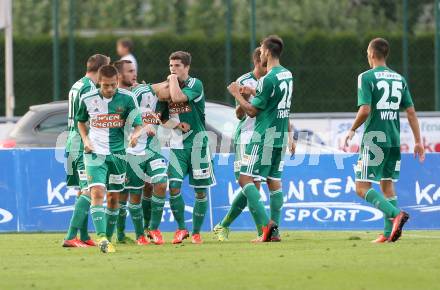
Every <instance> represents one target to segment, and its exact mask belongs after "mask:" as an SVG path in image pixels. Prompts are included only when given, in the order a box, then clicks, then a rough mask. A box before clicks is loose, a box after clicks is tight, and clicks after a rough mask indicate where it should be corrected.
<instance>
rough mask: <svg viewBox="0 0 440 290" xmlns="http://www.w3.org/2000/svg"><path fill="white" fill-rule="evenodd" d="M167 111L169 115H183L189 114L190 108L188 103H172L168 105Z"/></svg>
mask: <svg viewBox="0 0 440 290" xmlns="http://www.w3.org/2000/svg"><path fill="white" fill-rule="evenodd" d="M168 109H169V111H170V114H183V113H189V112H191V111H192V110H191V107H190V105H189V103H188V102H184V103H172V102H170V103H169V104H168Z"/></svg>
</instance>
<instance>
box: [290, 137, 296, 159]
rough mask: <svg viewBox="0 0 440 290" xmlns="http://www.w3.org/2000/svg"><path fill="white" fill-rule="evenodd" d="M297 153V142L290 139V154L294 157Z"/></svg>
mask: <svg viewBox="0 0 440 290" xmlns="http://www.w3.org/2000/svg"><path fill="white" fill-rule="evenodd" d="M295 151H296V143H295V140H293V138H292V137H289V152H290V154H291V155H292V156H293V155H294V154H295Z"/></svg>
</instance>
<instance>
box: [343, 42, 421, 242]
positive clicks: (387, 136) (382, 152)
mask: <svg viewBox="0 0 440 290" xmlns="http://www.w3.org/2000/svg"><path fill="white" fill-rule="evenodd" d="M389 51H390V46H389V44H388V42H387V41H386V40H385V39H383V38H375V39H373V40H371V41H370V43H369V45H368V49H367V58H368V63H369V65H370V67H371V69H370V70H368V71H366V72H363V73H361V74H360V75H359V76H358V106H359V110H358V113H357V116H356V119H355V120H354V123H353V125H352V127H351V129H350V131H349V132H348V133H347V135H346V137H345V145H346V146H348V141H349V140H351V139H352V138H353V136H354V135H355V132H356V130H357V129H358V128H359V127H360V126H361V125H362V124H364V123H365V127H364V135H363V137H362V142H361V151H360V154H359V160H358V163H357V166H356V167H355V173H356V192H357V194H358V195H359V196H360V197H361V198H364V199H365V200H366V201H368V202H369V203H371V204H373V205H374V206H375V207H377V208H378V209H380V210H381V211H382V212H383V213H384V220H385V226H384V233H383V235H380V236H379V237H378V238H377V239H376V240H374V241H373V242H375V243H384V242H387V241H390V242H395V241H397V240H398V239H399V238H400V236H401V234H402V228H403V226H404V224H405V222H406V221H407V220H408V218H409V215H408V214H407V213H406V212H404V211H402V210H400V209H399V208H398V207H397V198H396V193H395V190H394V184H393V182H396V181H397V180H398V178H399V172H400V120H399V109H401V108H402V109H404V110H406V113H407V117H408V122H409V125H410V127H411V130H412V132H413V135H414V139H415V146H414V156H418V157H419V160H420V161H421V162H423V160H424V159H425V151H424V147H423V145H422V143H421V138H420V128H419V122H418V119H417V116H416V111H415V109H414V104H413V101H412V98H411V94H410V92H409V88H408V84H407V82H406V80H405V78H404V77H402V76H401V75H400V74H398V73H396V72H395V71H393V70H392V69H390V68H388V67H387V65H386V60H387V57H388V54H389ZM371 183H378V184H380V189H381V191H382V192H383V194H381V193H380V192H378V191H376V190H375V189H373V188H372V187H371Z"/></svg>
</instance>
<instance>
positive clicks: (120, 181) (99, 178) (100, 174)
mask: <svg viewBox="0 0 440 290" xmlns="http://www.w3.org/2000/svg"><path fill="white" fill-rule="evenodd" d="M84 164H85V167H86V173H87V183H88V188H91V187H92V186H96V185H100V186H104V187H105V188H106V189H107V191H112V192H120V191H123V190H124V184H125V170H126V158H125V151H120V152H116V153H112V154H110V155H101V154H95V153H84Z"/></svg>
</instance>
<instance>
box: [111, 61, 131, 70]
mask: <svg viewBox="0 0 440 290" xmlns="http://www.w3.org/2000/svg"><path fill="white" fill-rule="evenodd" d="M126 63H133V62H132V61H131V60H128V59H121V60H117V61H115V62H114V63H113V66H114V67H115V68H116V69H117V70H118V73H121V72H122V68H123V67H124V64H126Z"/></svg>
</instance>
